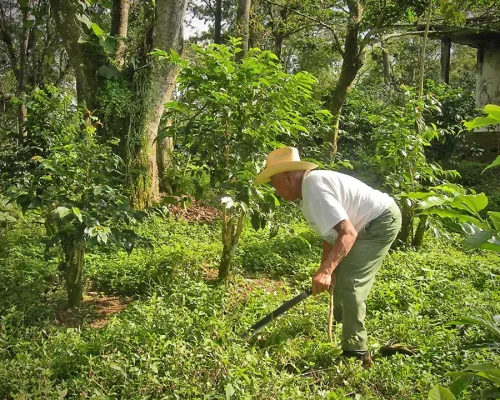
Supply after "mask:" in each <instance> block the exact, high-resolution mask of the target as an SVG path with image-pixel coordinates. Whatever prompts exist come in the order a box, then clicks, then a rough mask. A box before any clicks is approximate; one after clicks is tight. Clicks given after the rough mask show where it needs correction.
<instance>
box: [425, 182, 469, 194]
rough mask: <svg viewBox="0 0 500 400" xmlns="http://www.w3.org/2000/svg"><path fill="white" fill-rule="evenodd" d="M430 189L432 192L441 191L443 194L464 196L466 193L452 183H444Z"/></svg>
mask: <svg viewBox="0 0 500 400" xmlns="http://www.w3.org/2000/svg"><path fill="white" fill-rule="evenodd" d="M431 189H434V190H442V191H444V192H448V193H451V194H453V195H459V194H466V193H467V191H466V190H465V189H464V188H463V187H462V186H459V185H454V184H453V183H444V184H442V185H439V186H434V187H432V188H431Z"/></svg>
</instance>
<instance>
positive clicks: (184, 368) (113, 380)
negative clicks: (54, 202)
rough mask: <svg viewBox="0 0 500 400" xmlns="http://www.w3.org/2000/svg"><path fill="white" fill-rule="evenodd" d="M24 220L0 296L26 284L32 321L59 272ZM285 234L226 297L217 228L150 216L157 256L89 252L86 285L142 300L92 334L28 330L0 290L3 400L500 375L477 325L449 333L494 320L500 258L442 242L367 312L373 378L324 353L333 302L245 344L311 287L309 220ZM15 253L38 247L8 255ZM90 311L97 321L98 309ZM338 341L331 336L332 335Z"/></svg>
mask: <svg viewBox="0 0 500 400" xmlns="http://www.w3.org/2000/svg"><path fill="white" fill-rule="evenodd" d="M26 223H27V224H28V225H27V226H24V225H18V226H17V228H16V229H15V230H14V231H13V232H11V233H9V235H8V238H9V241H8V242H7V243H8V246H7V247H8V248H9V249H11V250H8V251H7V250H2V259H1V260H2V263H3V267H2V268H3V269H2V272H3V274H4V278H5V279H4V280H3V281H2V285H3V286H2V287H3V288H6V289H10V290H11V292H15V291H16V288H15V287H12V286H10V285H14V284H16V282H17V284H19V282H21V283H22V281H21V280H20V277H22V276H24V275H25V274H26V275H27V276H31V278H30V279H27V280H26V285H27V286H26V287H30V288H32V289H33V291H32V292H31V293H32V295H30V296H28V297H26V296H25V298H24V302H23V303H22V304H26V305H27V307H25V308H23V310H27V309H29V307H28V304H30V303H31V304H38V305H40V304H43V303H40V296H41V293H43V290H45V289H46V288H47V287H50V285H49V283H47V282H57V279H56V277H57V272H56V271H57V268H55V267H54V266H53V265H51V264H50V263H47V262H45V261H41V260H43V251H42V246H41V245H40V243H39V237H40V235H39V234H37V231H36V225H33V223H31V222H29V221H28V222H26ZM292 225H293V230H294V232H293V233H290V232H285V231H281V232H280V233H279V235H278V236H277V237H275V238H273V239H269V238H268V233H267V232H266V231H260V232H254V231H252V230H251V229H246V230H245V232H244V235H243V237H242V243H241V248H240V250H239V252H238V255H237V260H236V268H235V270H234V273H233V275H232V276H231V278H230V279H229V281H228V282H226V283H224V284H220V285H217V284H215V283H214V282H213V281H212V280H210V279H207V271H210V270H213V269H214V268H216V267H217V265H218V262H219V259H218V257H219V255H220V251H221V244H220V240H219V237H220V226H219V224H218V223H211V224H197V223H187V222H184V221H179V220H173V219H169V220H161V219H155V220H153V221H150V222H149V223H148V224H145V225H144V226H143V227H142V229H143V231H142V234H143V235H145V236H147V237H149V238H151V239H152V240H153V241H154V244H155V249H154V251H151V250H145V249H137V251H134V252H133V253H132V254H131V255H130V256H127V254H126V253H122V252H110V251H107V252H99V251H95V250H94V251H93V252H92V253H91V254H90V255H89V258H88V260H87V264H86V276H87V278H88V281H89V285H90V287H92V288H93V290H96V291H98V292H102V293H106V295H107V296H118V295H121V296H129V297H132V299H130V300H133V301H131V302H130V303H129V304H124V308H123V310H122V311H120V312H118V313H109V315H106V322H107V323H106V324H103V326H99V327H98V328H96V327H95V326H93V325H92V323H93V321H95V318H83V319H82V321H81V322H80V323H78V324H74V325H73V326H76V327H72V328H68V327H66V326H62V325H61V324H60V323H58V321H57V319H56V317H55V316H54V313H55V312H54V313H52V314H51V313H50V312H46V313H45V314H44V317H41V316H40V315H39V314H36V313H35V314H30V315H26V314H23V318H19V312H20V310H21V308H19V307H17V306H16V308H15V309H12V307H13V305H14V304H16V302H17V301H20V300H19V299H21V298H22V296H21V293H20V294H18V297H17V298H14V297H12V296H13V294H11V295H7V296H4V295H3V294H4V293H2V298H1V299H0V304H2V307H3V308H2V317H1V322H0V398H7V399H9V398H16V399H21V398H95V399H108V398H134V399H167V398H168V399H228V398H230V399H344V398H363V399H401V398H412V399H426V398H427V392H428V391H429V389H430V388H431V387H432V386H433V385H434V384H435V383H438V382H439V383H442V384H448V383H449V379H450V378H447V377H446V375H445V374H446V373H447V372H449V371H456V370H459V369H461V368H463V367H465V366H466V365H468V364H470V363H473V362H474V363H477V362H485V361H490V362H494V363H496V364H499V363H500V355H499V354H498V353H495V352H493V351H491V350H489V351H485V350H477V349H466V348H465V347H466V345H467V344H470V343H473V342H476V341H480V340H481V339H484V336H485V333H484V332H482V331H481V330H480V329H477V328H475V327H459V328H457V327H454V326H449V325H448V324H447V323H448V322H449V321H451V320H453V319H454V318H456V317H458V316H461V315H478V314H480V313H482V312H489V313H494V314H498V313H500V294H499V291H498V287H499V285H500V278H499V265H500V263H499V261H500V258H499V257H498V255H495V254H492V253H487V252H482V251H474V252H463V251H461V250H460V249H459V247H458V245H456V244H455V242H451V241H449V240H448V241H445V240H444V239H441V240H438V239H435V240H434V241H432V240H429V241H428V243H429V244H427V245H426V247H425V248H424V249H422V250H421V251H419V252H414V251H397V252H393V253H391V254H390V255H389V256H388V258H387V261H386V262H385V263H384V265H383V267H382V269H381V271H380V273H379V275H378V278H377V280H376V282H375V285H374V288H373V290H372V293H371V295H370V297H369V300H368V304H367V306H368V315H367V325H368V330H369V335H370V346H371V348H372V349H373V350H374V352H375V357H376V362H375V366H374V367H373V368H372V369H370V370H363V369H362V368H361V367H360V365H358V364H357V363H355V362H352V361H348V360H343V359H341V358H340V357H339V355H340V353H341V350H340V348H339V343H340V340H337V341H336V343H335V344H334V345H332V344H330V343H328V341H327V332H326V324H327V312H328V299H327V296H326V295H325V296H318V297H314V298H309V299H307V300H306V301H304V302H303V303H301V304H299V305H298V306H297V307H295V308H293V309H292V310H290V311H289V312H288V313H287V315H286V316H284V317H282V318H280V319H278V320H277V321H275V322H274V323H273V324H271V325H270V326H268V327H267V328H266V329H265V330H263V331H262V332H261V334H260V335H259V336H258V337H257V338H254V339H253V340H251V341H249V342H247V341H243V340H242V339H240V337H239V334H240V333H242V332H243V331H245V330H246V329H247V328H248V327H249V326H250V325H252V324H253V323H255V322H256V321H257V320H258V319H260V318H261V317H263V316H264V315H266V314H267V313H269V312H270V311H272V310H273V309H275V308H276V307H278V306H279V305H280V304H281V303H282V302H283V301H285V300H288V299H289V298H291V297H292V296H294V295H295V294H297V293H298V292H299V291H300V290H302V289H303V288H305V287H307V286H308V285H309V284H310V279H311V274H312V272H313V271H314V270H315V268H316V267H317V266H318V263H319V257H320V241H319V240H318V238H317V237H315V236H314V235H313V234H312V233H311V232H310V231H309V230H308V229H307V227H306V226H305V224H302V223H298V222H294V223H292ZM23 232H24V233H23ZM26 232H28V233H26ZM16 246H17V248H18V249H20V248H21V246H22V247H23V248H25V249H29V251H24V252H21V251H19V250H18V251H17V252H16V251H14V252H13V251H12V249H15V248H16ZM6 251H7V252H6ZM18 264H22V265H24V267H23V268H21V269H20V270H19V271H18V270H16V269H15V268H14V266H15V265H18ZM5 265H7V267H5ZM30 271H31V272H30ZM36 271H39V275H38V278H39V279H35V278H36V275H35V273H36ZM5 274H6V275H5ZM208 275H210V274H208ZM45 276H47V277H48V279H46V278H45ZM42 278H43V279H42ZM16 279H17V280H16ZM30 282H31V283H30ZM40 282H45V283H43V285H42V284H41V283H40ZM35 283H36V284H35ZM32 285H34V286H32ZM39 285H41V286H39ZM52 285H54V283H52ZM22 287H23V290H24V288H25V286H22ZM42 297H43V296H42ZM16 299H17V300H16ZM37 307H38V306H37ZM47 307H48V306H47ZM96 307H97V308H96ZM36 310H39V309H38V308H36ZM92 310H94V311H93V313H90V315H93V316H94V317H95V316H96V315H97V316H98V315H99V308H98V306H97V305H95V304H94V308H92ZM120 310H121V308H120ZM23 312H24V311H23ZM37 312H38V311H37ZM340 333H341V327H340V326H336V328H335V335H336V338H338V339H340ZM387 343H405V344H408V345H410V346H411V347H412V348H414V349H415V351H416V355H415V356H413V357H409V356H403V355H395V356H393V357H390V358H385V357H383V356H382V355H380V354H379V353H378V352H377V349H378V348H379V347H380V346H381V345H384V344H387Z"/></svg>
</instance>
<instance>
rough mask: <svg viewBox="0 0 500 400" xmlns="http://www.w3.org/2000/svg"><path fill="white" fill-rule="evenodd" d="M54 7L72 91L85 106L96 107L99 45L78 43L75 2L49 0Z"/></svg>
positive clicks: (76, 4) (102, 62)
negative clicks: (70, 70)
mask: <svg viewBox="0 0 500 400" xmlns="http://www.w3.org/2000/svg"><path fill="white" fill-rule="evenodd" d="M50 5H51V7H52V9H53V10H54V15H55V20H56V25H57V29H58V32H59V34H60V36H61V39H62V42H63V44H64V47H65V48H66V51H67V52H68V56H69V62H70V64H71V67H72V68H73V70H74V71H75V77H76V93H77V100H78V102H79V103H83V102H85V103H86V106H87V108H88V109H89V110H95V109H96V108H97V105H98V103H97V90H98V88H99V79H98V73H97V71H98V69H99V67H100V66H101V65H104V64H105V62H104V60H103V56H102V54H100V53H99V52H100V49H96V48H94V47H93V46H92V45H89V44H87V43H78V40H79V39H80V30H81V26H80V25H78V24H77V19H76V14H77V13H79V9H78V7H79V6H78V3H77V2H73V1H67V0H50Z"/></svg>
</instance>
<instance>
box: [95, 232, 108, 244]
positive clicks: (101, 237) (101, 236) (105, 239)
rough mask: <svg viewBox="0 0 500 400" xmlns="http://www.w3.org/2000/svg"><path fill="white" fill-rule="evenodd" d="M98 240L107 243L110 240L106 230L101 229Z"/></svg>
mask: <svg viewBox="0 0 500 400" xmlns="http://www.w3.org/2000/svg"><path fill="white" fill-rule="evenodd" d="M97 241H98V242H99V243H104V244H106V243H107V242H108V234H107V233H106V232H104V231H99V233H98V234H97Z"/></svg>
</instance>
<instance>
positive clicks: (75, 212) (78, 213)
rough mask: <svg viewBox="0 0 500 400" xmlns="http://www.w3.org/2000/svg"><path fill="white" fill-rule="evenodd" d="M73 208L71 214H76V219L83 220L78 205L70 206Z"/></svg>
mask: <svg viewBox="0 0 500 400" xmlns="http://www.w3.org/2000/svg"><path fill="white" fill-rule="evenodd" d="M71 209H72V210H73V214H75V215H76V218H78V221H80V222H83V217H82V212H81V211H80V209H79V208H78V207H71Z"/></svg>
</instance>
